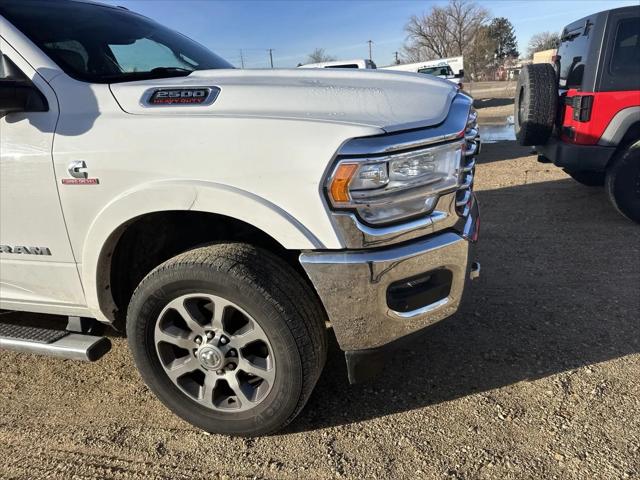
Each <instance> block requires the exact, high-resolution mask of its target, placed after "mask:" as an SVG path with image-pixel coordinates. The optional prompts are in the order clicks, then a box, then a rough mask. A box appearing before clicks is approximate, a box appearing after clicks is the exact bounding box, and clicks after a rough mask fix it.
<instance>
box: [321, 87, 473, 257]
mask: <svg viewBox="0 0 640 480" xmlns="http://www.w3.org/2000/svg"><path fill="white" fill-rule="evenodd" d="M472 102H473V101H472V99H471V97H469V96H468V95H466V94H463V93H459V94H458V95H457V96H456V97H455V98H454V100H453V102H452V105H451V108H450V111H449V115H448V116H447V118H446V119H445V121H444V122H443V123H442V124H440V125H437V126H435V127H431V128H422V129H419V130H411V131H404V132H396V133H390V134H384V135H378V136H371V137H362V138H354V139H351V140H348V141H347V142H345V143H344V144H343V146H342V147H341V148H340V150H339V151H338V152H336V156H335V157H334V162H332V165H331V167H329V168H328V169H327V174H326V176H325V179H326V180H325V181H323V183H322V187H321V193H322V194H323V197H324V199H325V201H326V202H327V203H326V205H327V209H328V212H329V213H330V214H331V218H332V222H333V224H334V227H335V229H336V233H337V234H338V236H339V237H340V238H341V240H342V243H344V245H345V246H347V247H349V248H363V247H372V246H382V245H391V244H394V243H398V242H402V241H406V240H408V239H411V238H418V237H421V236H424V235H428V234H430V233H435V232H437V231H440V230H443V229H448V228H454V229H455V230H458V229H459V230H460V231H461V230H462V226H463V225H464V222H465V220H466V216H467V213H468V212H469V211H470V207H471V205H472V204H473V203H474V197H473V195H472V194H471V190H472V185H473V176H474V174H475V155H476V154H478V153H479V151H480V138H479V134H478V128H477V113H476V112H475V110H474V109H473V107H472ZM458 140H464V141H465V142H466V147H465V150H464V151H463V156H462V159H461V162H460V168H459V180H458V183H457V186H455V187H453V188H451V189H448V190H444V191H440V192H438V193H437V194H436V195H434V196H435V206H434V207H433V208H432V209H431V211H428V212H421V213H418V214H416V215H413V216H407V217H405V218H400V219H398V220H397V221H393V222H388V223H379V224H378V223H370V222H365V221H363V219H362V218H361V217H360V216H359V215H358V214H357V211H356V210H355V209H353V208H352V209H348V208H339V207H335V206H334V205H333V204H332V203H331V200H330V198H329V196H328V192H327V188H326V185H327V184H328V183H327V181H328V180H329V178H330V176H331V174H332V173H334V172H335V170H336V165H337V164H338V163H339V162H341V161H348V160H351V161H353V160H360V159H371V160H372V161H377V160H378V159H379V158H381V157H386V156H391V154H394V153H404V152H407V151H411V150H417V149H421V148H424V147H426V146H439V145H441V144H446V143H453V141H458ZM469 174H470V175H469ZM461 185H462V186H464V187H468V188H465V189H463V188H461ZM420 190H421V188H420V187H418V188H416V189H415V191H416V193H417V194H418V195H420V194H422V195H423V196H424V192H420ZM459 226H460V228H458V227H459Z"/></svg>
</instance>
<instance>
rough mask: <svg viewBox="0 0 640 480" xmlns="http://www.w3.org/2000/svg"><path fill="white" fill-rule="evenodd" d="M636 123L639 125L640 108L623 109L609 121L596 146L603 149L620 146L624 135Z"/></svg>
mask: <svg viewBox="0 0 640 480" xmlns="http://www.w3.org/2000/svg"><path fill="white" fill-rule="evenodd" d="M636 123H640V106H637V107H627V108H623V109H622V110H620V111H619V112H618V113H616V114H615V115H614V117H613V118H612V119H611V121H610V122H609V125H607V128H606V129H605V131H604V133H603V134H602V136H601V137H600V140H599V141H598V145H602V146H604V147H616V146H618V145H620V142H622V139H623V138H624V136H625V135H626V133H627V132H628V131H629V129H630V128H631V127H632V126H633V125H634V124H636Z"/></svg>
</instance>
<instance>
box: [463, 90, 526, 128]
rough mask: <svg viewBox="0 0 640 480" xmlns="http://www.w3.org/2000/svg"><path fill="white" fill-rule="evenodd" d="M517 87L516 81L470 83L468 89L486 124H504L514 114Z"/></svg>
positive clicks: (482, 120)
mask: <svg viewBox="0 0 640 480" xmlns="http://www.w3.org/2000/svg"><path fill="white" fill-rule="evenodd" d="M515 88H516V84H515V82H476V83H470V84H469V87H468V90H469V93H470V94H471V95H472V96H473V106H474V107H475V108H476V110H477V111H478V119H479V121H480V122H481V123H482V124H485V125H487V124H490V125H504V124H505V123H506V121H507V118H508V117H509V116H510V115H513V101H514V94H515Z"/></svg>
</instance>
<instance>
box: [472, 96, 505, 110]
mask: <svg viewBox="0 0 640 480" xmlns="http://www.w3.org/2000/svg"><path fill="white" fill-rule="evenodd" d="M513 103H514V98H513V97H511V98H475V99H474V100H473V106H474V107H475V108H490V107H504V106H507V105H513Z"/></svg>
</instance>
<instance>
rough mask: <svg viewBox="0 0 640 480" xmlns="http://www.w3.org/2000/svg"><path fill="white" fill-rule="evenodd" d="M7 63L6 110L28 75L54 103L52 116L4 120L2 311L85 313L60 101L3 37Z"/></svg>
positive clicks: (49, 107)
mask: <svg viewBox="0 0 640 480" xmlns="http://www.w3.org/2000/svg"><path fill="white" fill-rule="evenodd" d="M0 58H1V59H2V62H0V65H2V66H0V104H2V102H3V101H4V102H10V101H11V98H12V97H13V98H14V99H15V98H16V97H15V95H17V93H15V92H16V90H15V89H14V90H11V89H12V88H14V87H15V85H16V83H15V81H16V79H19V78H21V77H22V75H25V76H26V77H27V78H28V79H30V80H31V82H32V84H33V86H34V87H35V88H37V90H39V92H40V93H41V94H42V96H43V97H44V99H45V100H46V107H40V108H41V109H46V111H37V112H13V113H8V114H6V115H3V116H2V118H0V308H5V309H12V310H29V311H35V312H45V313H61V314H71V313H78V314H82V311H83V310H84V305H85V300H84V294H83V291H82V287H81V284H80V278H79V274H78V267H77V265H76V262H75V259H74V257H73V254H72V251H71V245H70V242H69V237H68V235H67V230H66V226H65V221H64V216H63V214H62V209H61V206H60V199H59V197H58V187H57V184H56V178H55V175H54V170H53V158H52V149H53V138H54V131H55V126H56V122H57V120H58V103H57V100H56V96H55V94H54V92H53V90H52V89H51V87H49V85H48V84H47V82H46V81H45V80H44V79H43V78H42V77H41V76H40V75H39V74H38V73H37V72H36V71H35V70H34V69H33V68H31V66H30V65H29V64H28V63H27V62H26V61H25V60H24V59H23V58H22V56H20V55H19V54H18V53H17V52H16V51H15V50H14V49H13V48H12V47H11V46H10V45H9V44H8V43H6V42H5V41H4V39H3V38H2V37H0ZM22 78H23V77H22ZM14 101H15V100H14ZM8 104H9V103H6V104H5V105H8ZM0 115H2V114H0Z"/></svg>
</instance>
